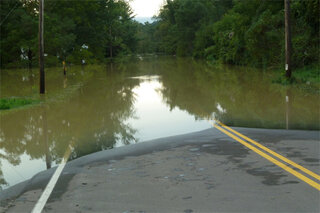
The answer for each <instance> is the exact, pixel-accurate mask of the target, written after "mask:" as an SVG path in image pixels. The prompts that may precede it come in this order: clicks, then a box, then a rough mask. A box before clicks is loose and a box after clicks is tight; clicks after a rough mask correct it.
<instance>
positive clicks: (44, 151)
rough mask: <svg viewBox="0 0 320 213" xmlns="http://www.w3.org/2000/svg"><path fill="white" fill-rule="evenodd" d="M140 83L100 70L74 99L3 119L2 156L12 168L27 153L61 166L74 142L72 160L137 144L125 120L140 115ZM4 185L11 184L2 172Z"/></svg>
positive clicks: (5, 116)
mask: <svg viewBox="0 0 320 213" xmlns="http://www.w3.org/2000/svg"><path fill="white" fill-rule="evenodd" d="M106 75H107V76H106ZM63 80H64V79H63V78H61V82H62V81H63ZM61 82H60V85H61ZM138 83H139V81H138V80H127V79H126V78H125V74H123V73H118V72H107V73H106V72H105V71H101V70H95V71H94V76H93V78H91V80H89V81H88V82H87V83H86V84H85V85H83V86H82V87H81V88H78V90H77V91H73V94H72V95H71V96H66V97H64V99H62V100H61V99H60V98H59V101H58V102H55V101H52V97H51V98H50V100H48V103H47V104H44V106H37V107H33V108H30V109H25V110H19V111H16V112H14V113H9V114H3V115H0V116H1V126H0V136H1V139H0V149H1V150H2V153H5V154H3V155H0V157H1V158H3V159H6V160H8V162H9V163H11V164H12V165H19V164H20V163H21V162H20V156H21V155H22V154H24V153H25V154H27V155H29V156H30V158H31V159H44V160H45V159H46V161H48V160H50V159H51V160H52V161H53V162H59V161H60V159H61V158H62V156H63V155H64V153H65V151H66V150H67V147H68V146H69V144H70V142H71V141H74V143H73V152H72V155H71V158H77V157H80V156H83V155H86V154H89V153H93V152H96V151H100V150H103V149H109V148H112V147H113V146H114V145H115V143H116V142H117V141H120V142H121V143H123V144H129V143H133V142H135V138H134V133H135V132H136V130H135V129H133V128H132V127H131V126H130V125H129V124H127V123H125V121H126V120H127V119H129V118H131V117H133V116H134V108H133V102H134V94H133V93H132V88H133V87H135V86H136V85H137V84H138ZM44 122H45V123H46V127H44V125H45V124H44ZM45 128H47V131H46V132H47V139H48V140H47V143H46V142H45V136H44V129H45ZM48 153H49V157H50V158H48ZM47 163H48V162H47ZM47 165H48V164H47ZM1 177H2V178H1ZM1 184H5V180H4V179H3V176H2V171H0V185H1Z"/></svg>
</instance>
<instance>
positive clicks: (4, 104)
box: [0, 97, 40, 110]
mask: <svg viewBox="0 0 320 213" xmlns="http://www.w3.org/2000/svg"><path fill="white" fill-rule="evenodd" d="M39 102H40V101H39V100H34V99H28V98H16V97H15V98H1V99H0V110H9V109H14V108H18V107H24V106H27V105H33V104H38V103H39Z"/></svg>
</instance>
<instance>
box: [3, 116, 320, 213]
mask: <svg viewBox="0 0 320 213" xmlns="http://www.w3.org/2000/svg"><path fill="white" fill-rule="evenodd" d="M213 125H214V127H215V128H211V129H207V130H204V131H200V132H196V133H191V134H186V135H180V136H174V137H167V138H161V139H157V140H153V141H149V142H144V143H139V144H135V145H129V146H125V147H120V148H116V149H112V150H106V151H101V152H98V153H94V154H91V155H87V156H84V157H81V158H78V159H76V160H73V161H71V162H68V163H67V164H66V166H65V167H64V168H62V169H61V175H59V178H58V181H57V183H56V184H55V185H54V187H53V191H52V193H51V194H50V196H49V197H48V200H45V202H44V204H43V205H44V208H43V212H319V211H320V207H319V198H320V194H319V189H320V188H319V183H320V182H319V174H320V164H319V152H320V149H319V148H320V146H319V144H320V139H319V131H295V130H267V129H248V128H232V129H231V128H229V127H227V126H225V125H224V124H222V123H219V122H218V123H216V124H213ZM57 170H58V169H57ZM56 173H57V172H56V168H52V169H50V170H47V171H44V172H41V173H39V174H37V175H35V176H34V177H33V178H32V179H31V180H29V181H26V182H23V183H20V184H18V185H16V186H13V187H11V188H9V189H7V190H5V191H3V192H2V193H1V194H0V200H1V211H2V212H31V211H32V210H33V209H34V208H35V206H36V205H37V204H39V198H40V197H41V195H42V194H43V191H44V190H45V189H46V188H47V187H46V186H47V184H48V182H49V181H50V180H52V176H53V174H56Z"/></svg>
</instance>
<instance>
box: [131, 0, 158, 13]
mask: <svg viewBox="0 0 320 213" xmlns="http://www.w3.org/2000/svg"><path fill="white" fill-rule="evenodd" d="M163 2H164V0H132V1H131V2H130V5H131V8H132V10H133V12H134V14H135V15H136V17H152V16H154V15H157V14H158V12H159V9H160V6H161V5H162V4H163Z"/></svg>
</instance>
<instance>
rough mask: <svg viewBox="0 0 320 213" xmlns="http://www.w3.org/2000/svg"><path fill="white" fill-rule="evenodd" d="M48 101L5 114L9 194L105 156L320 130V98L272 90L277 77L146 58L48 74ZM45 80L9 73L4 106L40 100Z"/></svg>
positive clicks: (2, 151) (4, 180)
mask: <svg viewBox="0 0 320 213" xmlns="http://www.w3.org/2000/svg"><path fill="white" fill-rule="evenodd" d="M46 74H47V76H46V83H47V94H46V97H41V99H42V103H41V104H39V105H35V106H32V107H26V108H23V109H16V110H12V111H2V112H1V114H0V116H1V117H0V119H1V123H0V124H1V125H0V158H1V160H0V161H1V165H0V170H1V171H0V185H1V186H2V188H6V187H8V186H11V185H13V184H16V183H18V182H21V181H23V180H26V179H29V178H31V177H32V176H33V175H34V174H36V173H38V172H39V171H42V170H45V169H46V168H50V167H52V166H54V165H56V164H58V163H59V162H60V160H61V158H62V157H63V155H64V153H65V151H66V149H67V147H68V146H69V144H72V145H73V151H72V153H71V157H70V159H75V158H78V157H80V156H84V155H86V154H90V153H94V152H97V151H100V150H104V149H110V148H113V147H119V146H123V145H127V144H133V143H138V142H141V141H145V140H150V139H155V138H159V137H165V136H171V135H177V134H183V133H188V132H194V131H198V130H203V129H207V128H210V127H211V125H210V123H209V122H208V120H211V119H213V118H216V119H219V120H220V121H222V122H223V123H225V124H227V125H229V126H239V127H254V128H271V129H305V130H319V127H320V126H319V107H320V101H319V95H318V94H315V93H312V92H307V91H305V90H301V89H298V88H296V87H284V86H281V85H278V84H273V83H272V77H273V76H272V74H270V73H265V72H263V71H261V70H254V69H249V68H243V67H218V68H217V67H214V66H210V65H207V64H206V63H204V62H203V61H193V60H191V59H175V58H166V57H163V58H149V59H148V58H144V59H143V60H140V61H135V62H128V63H125V64H121V65H108V66H84V67H70V68H69V69H68V71H67V76H66V77H65V76H63V71H62V69H61V68H49V69H47V70H46ZM38 81H39V80H38V70H33V71H28V70H19V71H18V70H2V71H1V94H0V97H1V98H2V97H11V96H18V97H20V96H28V97H34V98H38V95H37V93H38V85H37V84H38Z"/></svg>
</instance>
